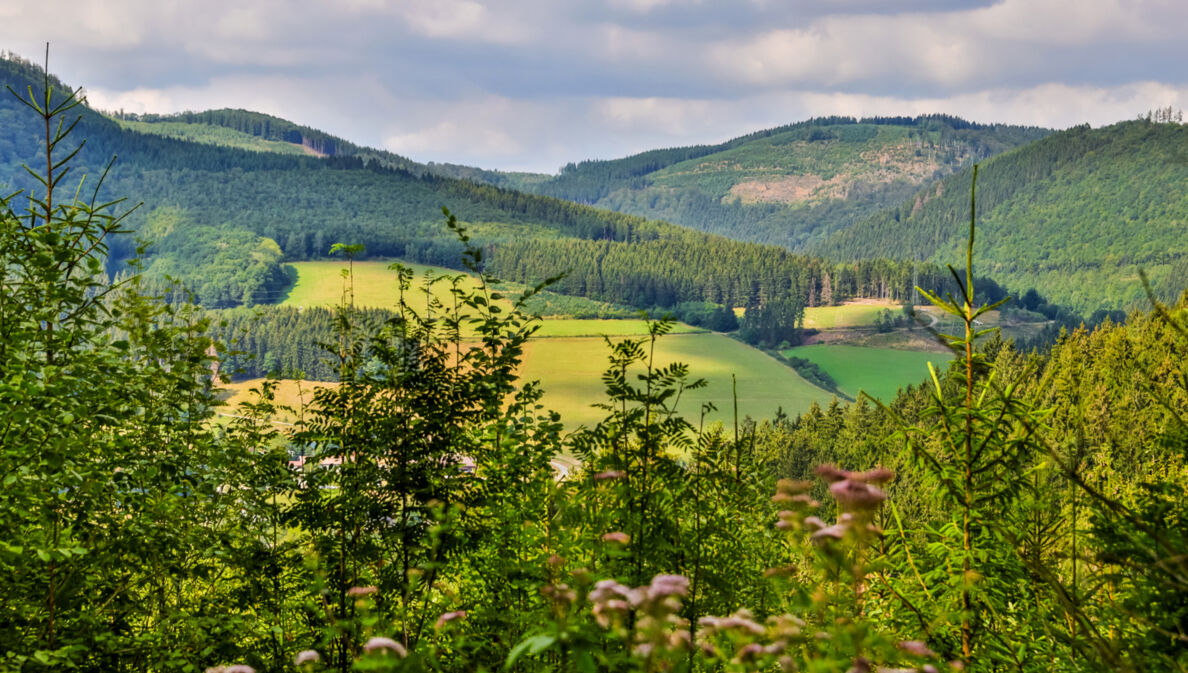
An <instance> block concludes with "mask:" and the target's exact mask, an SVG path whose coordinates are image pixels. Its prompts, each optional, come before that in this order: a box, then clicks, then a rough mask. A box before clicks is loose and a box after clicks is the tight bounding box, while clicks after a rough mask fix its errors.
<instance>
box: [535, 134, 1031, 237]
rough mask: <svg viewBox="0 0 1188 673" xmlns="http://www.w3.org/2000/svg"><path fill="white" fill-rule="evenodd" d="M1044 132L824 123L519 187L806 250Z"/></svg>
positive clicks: (587, 165) (595, 166)
mask: <svg viewBox="0 0 1188 673" xmlns="http://www.w3.org/2000/svg"><path fill="white" fill-rule="evenodd" d="M1048 133H1050V131H1048V130H1046V129H1040V128H1030V127H1020V126H1007V125H998V124H995V125H979V124H971V123H969V122H966V121H964V120H961V119H957V118H954V117H948V116H944V115H930V116H922V117H914V118H913V117H892V118H869V119H861V120H858V119H853V118H850V117H828V118H820V119H812V120H808V121H804V122H799V123H796V124H791V125H788V126H781V127H778V128H773V129H768V130H765V131H759V132H757V133H753V134H750V135H746V136H742V137H739V138H735V139H733V140H729V141H727V142H724V143H721V144H718V145H699V146H692V147H680V148H673V149H663V150H654V151H650V152H644V153H642V154H638V155H635V156H631V157H626V158H623V159H615V160H610V161H583V162H581V163H578V164H569V165H568V166H566V167H565V168H563V169H562V171H561V173H560V175H558V176H556V177H554V178H552V179H549V180H546V181H540V182H534V183H529V184H525V185H523V187H525V188H527V189H530V190H532V191H534V192H536V193H539V194H546V195H550V196H557V197H560V198H564V199H569V200H572V201H577V202H579V203H588V204H592V205H597V206H599V207H603V208H610V209H612V210H616V211H619V212H624V213H631V214H634V215H640V216H643V217H650V218H659V219H664V220H667V221H670V222H675V223H677V224H681V225H684V226H688V227H692V228H695V229H700V230H702V231H708V232H712V233H717V234H722V235H724V236H730V237H732V238H736V239H740V240H748V241H758V242H763V243H772V244H775V245H781V246H784V247H787V248H790V249H792V250H804V249H806V248H808V247H810V246H812V245H814V244H815V243H818V242H820V241H821V240H823V239H824V238H825V237H827V236H828V235H829V234H831V233H833V232H836V231H839V230H843V229H845V228H846V227H848V226H849V225H850V224H852V223H853V222H856V221H858V220H860V219H862V218H863V217H866V216H869V215H871V214H872V213H874V212H876V211H878V210H880V209H882V208H884V207H887V206H892V205H896V204H897V203H898V202H900V201H902V200H903V199H906V198H908V197H910V196H912V195H913V194H914V193H915V192H916V191H917V190H918V189H919V188H920V186H921V185H923V184H926V183H930V182H932V181H934V180H936V179H938V178H941V177H944V176H947V175H950V174H952V173H954V172H956V171H958V170H960V169H961V168H962V167H964V166H968V165H970V164H972V163H973V162H975V161H979V160H982V159H984V158H986V157H989V156H993V155H995V154H998V153H1000V152H1003V151H1005V150H1008V149H1011V148H1013V147H1016V146H1018V145H1022V144H1025V143H1028V142H1031V141H1033V140H1036V139H1038V138H1042V137H1044V136H1045V135H1047V134H1048Z"/></svg>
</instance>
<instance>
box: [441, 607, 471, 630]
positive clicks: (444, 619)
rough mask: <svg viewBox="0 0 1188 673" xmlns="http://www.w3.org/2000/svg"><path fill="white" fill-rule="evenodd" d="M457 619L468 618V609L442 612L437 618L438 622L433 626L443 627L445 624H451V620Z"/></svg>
mask: <svg viewBox="0 0 1188 673" xmlns="http://www.w3.org/2000/svg"><path fill="white" fill-rule="evenodd" d="M455 619H466V611H465V610H458V611H455V612H446V613H444V614H442V615H441V616H440V617H438V618H437V622H436V623H435V624H434V625H433V628H435V629H440V628H441V627H443V626H445V625H446V624H449V623H450V622H452V621H454V620H455Z"/></svg>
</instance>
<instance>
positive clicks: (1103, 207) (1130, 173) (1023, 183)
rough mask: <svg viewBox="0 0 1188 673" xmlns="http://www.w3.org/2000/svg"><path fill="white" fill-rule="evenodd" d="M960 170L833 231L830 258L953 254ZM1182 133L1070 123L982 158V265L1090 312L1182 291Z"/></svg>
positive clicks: (963, 211) (958, 228) (1165, 127)
mask: <svg viewBox="0 0 1188 673" xmlns="http://www.w3.org/2000/svg"><path fill="white" fill-rule="evenodd" d="M969 183H970V174H969V171H963V172H961V173H959V174H957V175H954V176H952V177H950V178H948V179H946V180H943V181H941V182H939V183H936V184H933V185H931V186H929V187H927V188H926V189H924V191H923V192H921V193H920V194H918V195H917V196H916V197H915V198H912V199H909V200H906V201H904V202H903V203H902V204H900V205H899V206H898V207H897V208H893V209H889V210H887V211H885V212H881V213H879V214H877V215H875V216H873V217H870V218H868V219H867V220H865V221H864V222H862V223H860V224H857V225H855V226H854V227H852V228H850V229H849V230H847V231H845V232H842V233H840V234H838V235H836V236H835V237H834V238H833V239H832V240H830V241H829V242H828V243H827V244H825V245H823V246H821V247H820V248H818V249H817V252H820V253H823V254H825V255H827V256H830V257H834V258H838V259H851V260H852V259H863V258H885V257H896V258H900V259H954V258H955V252H956V250H957V248H958V247H959V246H960V245H961V239H962V237H963V236H964V235H965V229H964V228H963V226H962V223H963V222H968V219H969ZM1185 185H1188V126H1185V125H1182V124H1179V123H1174V122H1171V123H1155V122H1150V121H1130V122H1123V123H1119V124H1115V125H1113V126H1109V127H1105V128H1100V129H1090V128H1088V127H1079V128H1074V129H1070V130H1068V131H1063V132H1060V133H1057V134H1054V135H1052V136H1049V137H1047V138H1045V139H1043V140H1041V141H1039V142H1036V143H1033V144H1031V145H1028V146H1026V147H1022V148H1019V149H1017V150H1014V151H1012V152H1009V153H1006V154H1003V155H1001V156H999V157H995V158H993V159H991V160H989V161H986V162H985V163H984V164H983V165H982V166H981V168H980V172H979V174H978V218H979V225H980V227H979V236H978V238H979V249H980V256H981V259H982V260H983V261H982V263H981V264H982V269H983V270H984V272H985V273H988V274H990V275H992V276H993V277H994V278H995V279H997V280H1000V281H1005V282H1007V283H1008V284H1009V285H1011V286H1012V287H1035V288H1036V289H1038V290H1039V291H1040V292H1041V293H1043V294H1044V295H1045V296H1048V297H1049V298H1050V299H1052V300H1053V301H1056V302H1058V303H1061V304H1065V305H1070V306H1072V307H1074V308H1077V309H1080V310H1082V311H1085V312H1088V311H1092V310H1094V309H1097V308H1121V307H1126V306H1133V305H1136V304H1142V303H1144V296H1145V293H1144V291H1143V289H1142V285H1141V282H1140V279H1139V276H1138V271H1139V270H1140V269H1142V270H1145V271H1146V272H1147V274H1148V275H1149V276H1150V277H1151V280H1152V282H1153V283H1154V284H1155V286H1156V288H1157V289H1159V290H1160V292H1161V293H1162V294H1163V295H1164V296H1168V297H1172V296H1175V295H1176V294H1177V293H1178V292H1180V291H1182V290H1183V289H1184V287H1185V285H1186V284H1188V192H1186V191H1185Z"/></svg>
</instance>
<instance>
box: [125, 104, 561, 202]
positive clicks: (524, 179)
mask: <svg viewBox="0 0 1188 673" xmlns="http://www.w3.org/2000/svg"><path fill="white" fill-rule="evenodd" d="M105 114H106V115H107V116H108V117H110V118H111V119H113V120H115V121H117V122H118V123H119V124H120V125H121V126H123V127H124V128H127V129H131V130H133V131H137V132H138V133H147V134H152V135H160V136H166V137H171V138H179V139H182V140H189V141H192V142H197V143H205V144H209V145H221V146H224V147H238V148H242V149H249V150H256V151H260V152H277V153H280V154H308V155H311V156H319V157H327V156H332V157H344V156H345V157H356V158H359V159H363V160H364V161H368V162H376V163H378V164H379V165H381V166H384V167H387V168H394V169H397V170H402V171H408V172H410V173H413V174H415V175H418V176H425V175H436V176H439V177H444V178H457V179H462V180H470V181H472V182H481V183H483V184H488V185H493V186H495V187H508V188H512V189H522V188H524V187H525V186H527V185H531V184H534V183H537V182H541V181H543V180H546V179H548V176H546V175H539V174H535V173H506V172H502V171H492V170H487V169H484V168H476V167H473V166H461V165H457V164H439V163H434V162H429V163H419V162H416V161H413V160H412V159H409V158H408V157H404V156H401V155H399V154H395V153H393V152H388V151H386V150H377V149H374V148H371V147H364V146H362V145H356V144H355V143H352V142H350V141H349V140H345V139H343V138H339V137H338V136H333V135H330V134H329V133H326V132H324V131H319V130H318V129H314V128H310V127H308V126H302V125H301V124H295V123H293V122H291V121H289V120H287V119H281V118H280V117H274V116H272V115H268V114H264V113H261V112H252V111H250V110H234V109H226V108H224V109H221V110H206V111H204V112H181V113H177V114H166V115H161V114H143V115H137V114H125V113H123V112H118V113H114V112H108V113H105Z"/></svg>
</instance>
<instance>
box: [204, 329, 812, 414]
mask: <svg viewBox="0 0 1188 673" xmlns="http://www.w3.org/2000/svg"><path fill="white" fill-rule="evenodd" d="M609 354H610V350H609V348H608V347H607V345H606V341H605V340H604V339H603V338H602V337H557V338H551V339H533V340H531V341H530V342H529V343H528V345H527V348H526V349H525V352H524V364H523V365H522V368H521V370H520V375H521V378H522V379H523V380H539V381H540V382H541V385H542V387H543V388H544V390H545V396H544V400H543V404H544V406H545V407H546V408H548V409H552V410H555V411H557V412H558V413H560V414H561V418H562V420H563V421H564V423H565V426H566V427H567V428H569V429H573V428H576V427H577V426H579V425H582V424H585V425H593V424H595V423H596V422H598V420H600V419H601V418H603V416H604V415H605V412H603V411H602V410H599V409H595V408H593V407H592V406H591V405H592V404H594V403H595V402H600V401H603V400H604V399H605V389H604V386H603V384H602V380H601V377H602V372H603V371H604V370H605V369H606V367H607V356H608V355H609ZM672 362H684V363H686V364H688V365H689V367H690V378H693V379H696V378H704V379H706V380H707V382H708V384H709V385H708V386H707V387H706V388H703V389H701V390H692V391H687V392H685V393H684V394H683V395H682V397H681V400H680V404H679V406H678V409H679V411H680V412H681V413H682V414H683V415H684V416H685V418H687V419H688V420H689V421H690V422H692V423H693V424H694V425H696V424H697V421H698V419H699V417H700V414H701V405H702V404H703V403H705V402H713V403H714V404H715V405H716V406H717V407H718V409H717V411H714V412H711V413H709V414H708V415H707V416H706V421H707V422H714V421H721V422H723V423H724V424H726V425H727V426H729V425H730V424H731V422H732V420H733V400H732V397H731V380H730V375H731V374H732V373H733V374H735V375H736V376H737V379H738V413H739V418H740V420H741V419H742V418H743V417H744V416H746V415H748V414H749V415H751V416H752V417H753V418H756V419H765V418H771V417H772V416H774V415H775V413H776V410H777V409H778V408H781V407H782V408H783V410H784V411H785V412H786V413H788V414H789V415H796V414H797V413H800V412H803V411H806V410H807V409H808V408H809V405H810V404H812V402H813V401H814V400H815V401H818V402H826V401H828V400H829V399H831V398H832V395H830V394H829V393H827V392H825V391H824V390H821V389H820V388H817V387H816V386H814V385H812V384H810V383H809V382H807V381H805V380H804V379H802V378H801V377H800V375H799V374H797V373H796V372H795V371H794V370H793V369H792V368H791V367H788V366H787V365H785V364H783V363H781V362H778V361H776V360H775V359H773V358H772V357H771V356H769V355H767V354H765V353H763V352H761V351H758V350H755V349H754V348H751V347H750V346H747V345H746V344H743V343H740V342H738V341H735V340H734V339H731V338H729V337H726V336H722V335H720V334H712V333H702V334H670V335H668V336H664V337H661V338H660V339H659V340H658V341H657V342H656V363H657V364H658V365H660V366H663V365H667V364H669V363H672ZM260 383H261V379H251V380H247V381H241V382H236V383H232V384H228V385H227V386H225V389H226V390H227V393H226V399H227V402H228V405H227V406H226V407H224V408H222V409H220V412H221V413H223V414H238V413H240V412H239V411H236V410H235V405H237V404H238V403H239V402H242V401H246V400H248V399H250V398H251V394H250V390H251V389H252V388H255V387H258V386H259V385H260ZM319 385H326V384H324V383H316V382H310V381H303V382H301V383H300V384H298V382H296V381H281V382H279V384H278V386H277V392H276V398H277V404H283V405H286V406H290V407H293V408H295V409H296V408H298V407H300V405H301V401H302V400H303V399H304V401H305V403H306V404H308V403H309V401H310V399H312V396H313V389H314V388H315V387H316V386H319ZM293 417H294V414H289V413H285V414H278V416H277V420H279V421H285V422H291V421H292V420H293Z"/></svg>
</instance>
